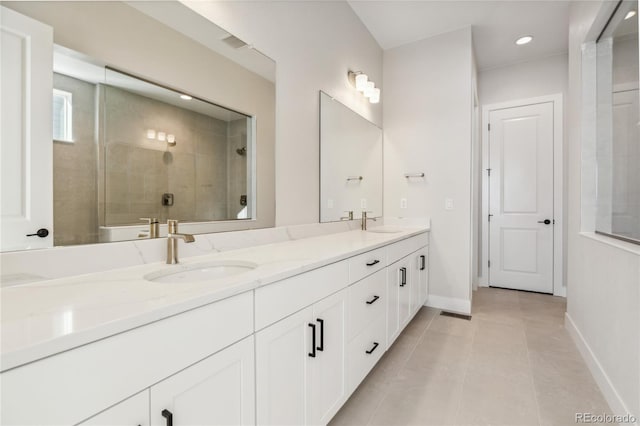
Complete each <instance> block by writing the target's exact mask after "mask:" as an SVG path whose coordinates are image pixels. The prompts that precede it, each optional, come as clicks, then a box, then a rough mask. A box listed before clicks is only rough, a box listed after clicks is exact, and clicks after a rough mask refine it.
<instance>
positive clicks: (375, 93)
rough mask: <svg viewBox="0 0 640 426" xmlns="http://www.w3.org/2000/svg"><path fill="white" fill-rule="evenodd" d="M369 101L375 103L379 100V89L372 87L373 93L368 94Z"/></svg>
mask: <svg viewBox="0 0 640 426" xmlns="http://www.w3.org/2000/svg"><path fill="white" fill-rule="evenodd" d="M369 102H371V103H372V104H377V103H379V102H380V89H378V88H375V89H373V93H372V94H371V96H369Z"/></svg>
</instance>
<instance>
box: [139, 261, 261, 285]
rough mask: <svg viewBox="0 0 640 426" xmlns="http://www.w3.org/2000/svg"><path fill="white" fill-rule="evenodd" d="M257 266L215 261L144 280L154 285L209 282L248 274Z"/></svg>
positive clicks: (151, 275) (189, 266) (163, 271)
mask: <svg viewBox="0 0 640 426" xmlns="http://www.w3.org/2000/svg"><path fill="white" fill-rule="evenodd" d="M257 266H258V265H257V264H255V263H251V262H242V261H217V262H207V263H197V264H193V265H178V266H173V267H171V268H166V269H163V270H162V271H157V272H152V273H150V274H147V275H145V276H144V279H145V280H147V281H152V282H156V283H191V282H201V281H210V280H215V279H218V278H224V277H230V276H233V275H238V274H242V273H245V272H249V271H251V270H253V269H255V268H256V267H257Z"/></svg>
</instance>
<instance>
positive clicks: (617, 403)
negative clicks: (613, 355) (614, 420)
mask: <svg viewBox="0 0 640 426" xmlns="http://www.w3.org/2000/svg"><path fill="white" fill-rule="evenodd" d="M564 327H565V328H566V329H567V331H568V332H569V334H570V335H571V338H572V339H573V341H574V343H575V344H576V346H577V347H578V350H579V351H580V354H581V355H582V358H583V359H584V360H585V362H586V364H587V367H589V370H590V371H591V374H592V375H593V378H594V379H595V380H596V383H597V384H598V387H599V388H600V391H601V392H602V394H603V395H604V398H605V399H606V400H607V403H609V407H610V408H611V411H613V413H614V414H616V415H620V416H625V415H629V414H635V415H638V413H631V411H629V409H628V408H627V405H626V404H625V403H624V401H623V400H622V398H621V397H620V394H619V393H618V391H616V388H615V387H614V386H613V383H611V380H610V379H609V376H608V375H607V373H606V371H604V368H602V365H601V364H600V361H598V358H596V356H595V354H594V353H593V351H592V350H591V347H589V344H588V343H587V341H586V340H585V339H584V336H583V335H582V333H580V330H579V329H578V327H576V324H575V323H574V322H573V320H572V319H571V316H570V315H569V313H568V312H565V321H564ZM631 424H633V425H636V426H638V422H637V421H636V422H635V423H631Z"/></svg>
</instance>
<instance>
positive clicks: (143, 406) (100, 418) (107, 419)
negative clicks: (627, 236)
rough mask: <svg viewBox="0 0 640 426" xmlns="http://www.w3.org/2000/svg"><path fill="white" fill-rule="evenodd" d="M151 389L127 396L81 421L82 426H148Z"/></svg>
mask: <svg viewBox="0 0 640 426" xmlns="http://www.w3.org/2000/svg"><path fill="white" fill-rule="evenodd" d="M148 425H149V390H148V389H147V390H144V391H142V392H140V393H138V394H136V395H134V396H132V397H131V398H127V399H125V400H124V401H122V402H120V403H119V404H116V405H114V406H113V407H111V408H108V409H106V410H104V411H103V412H101V413H100V414H98V415H95V416H93V417H91V418H90V419H89V420H86V421H84V422H82V423H80V426H148Z"/></svg>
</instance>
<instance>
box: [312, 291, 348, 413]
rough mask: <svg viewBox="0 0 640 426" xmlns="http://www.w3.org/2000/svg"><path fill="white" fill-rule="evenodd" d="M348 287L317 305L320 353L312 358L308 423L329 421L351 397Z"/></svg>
mask: <svg viewBox="0 0 640 426" xmlns="http://www.w3.org/2000/svg"><path fill="white" fill-rule="evenodd" d="M346 305H347V290H342V291H340V292H338V293H336V294H334V295H332V296H329V297H327V298H326V299H324V300H321V301H320V302H318V303H316V304H315V305H313V320H314V321H315V322H316V325H317V327H316V357H315V358H310V359H309V384H308V388H307V390H308V395H309V397H308V401H309V404H308V418H307V424H310V425H326V424H327V423H329V420H331V418H332V417H333V416H334V415H335V414H336V413H337V412H338V410H339V409H340V407H341V406H342V404H343V403H344V401H346V399H347V387H346V373H345V370H346V337H347V336H346V315H347V307H346Z"/></svg>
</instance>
